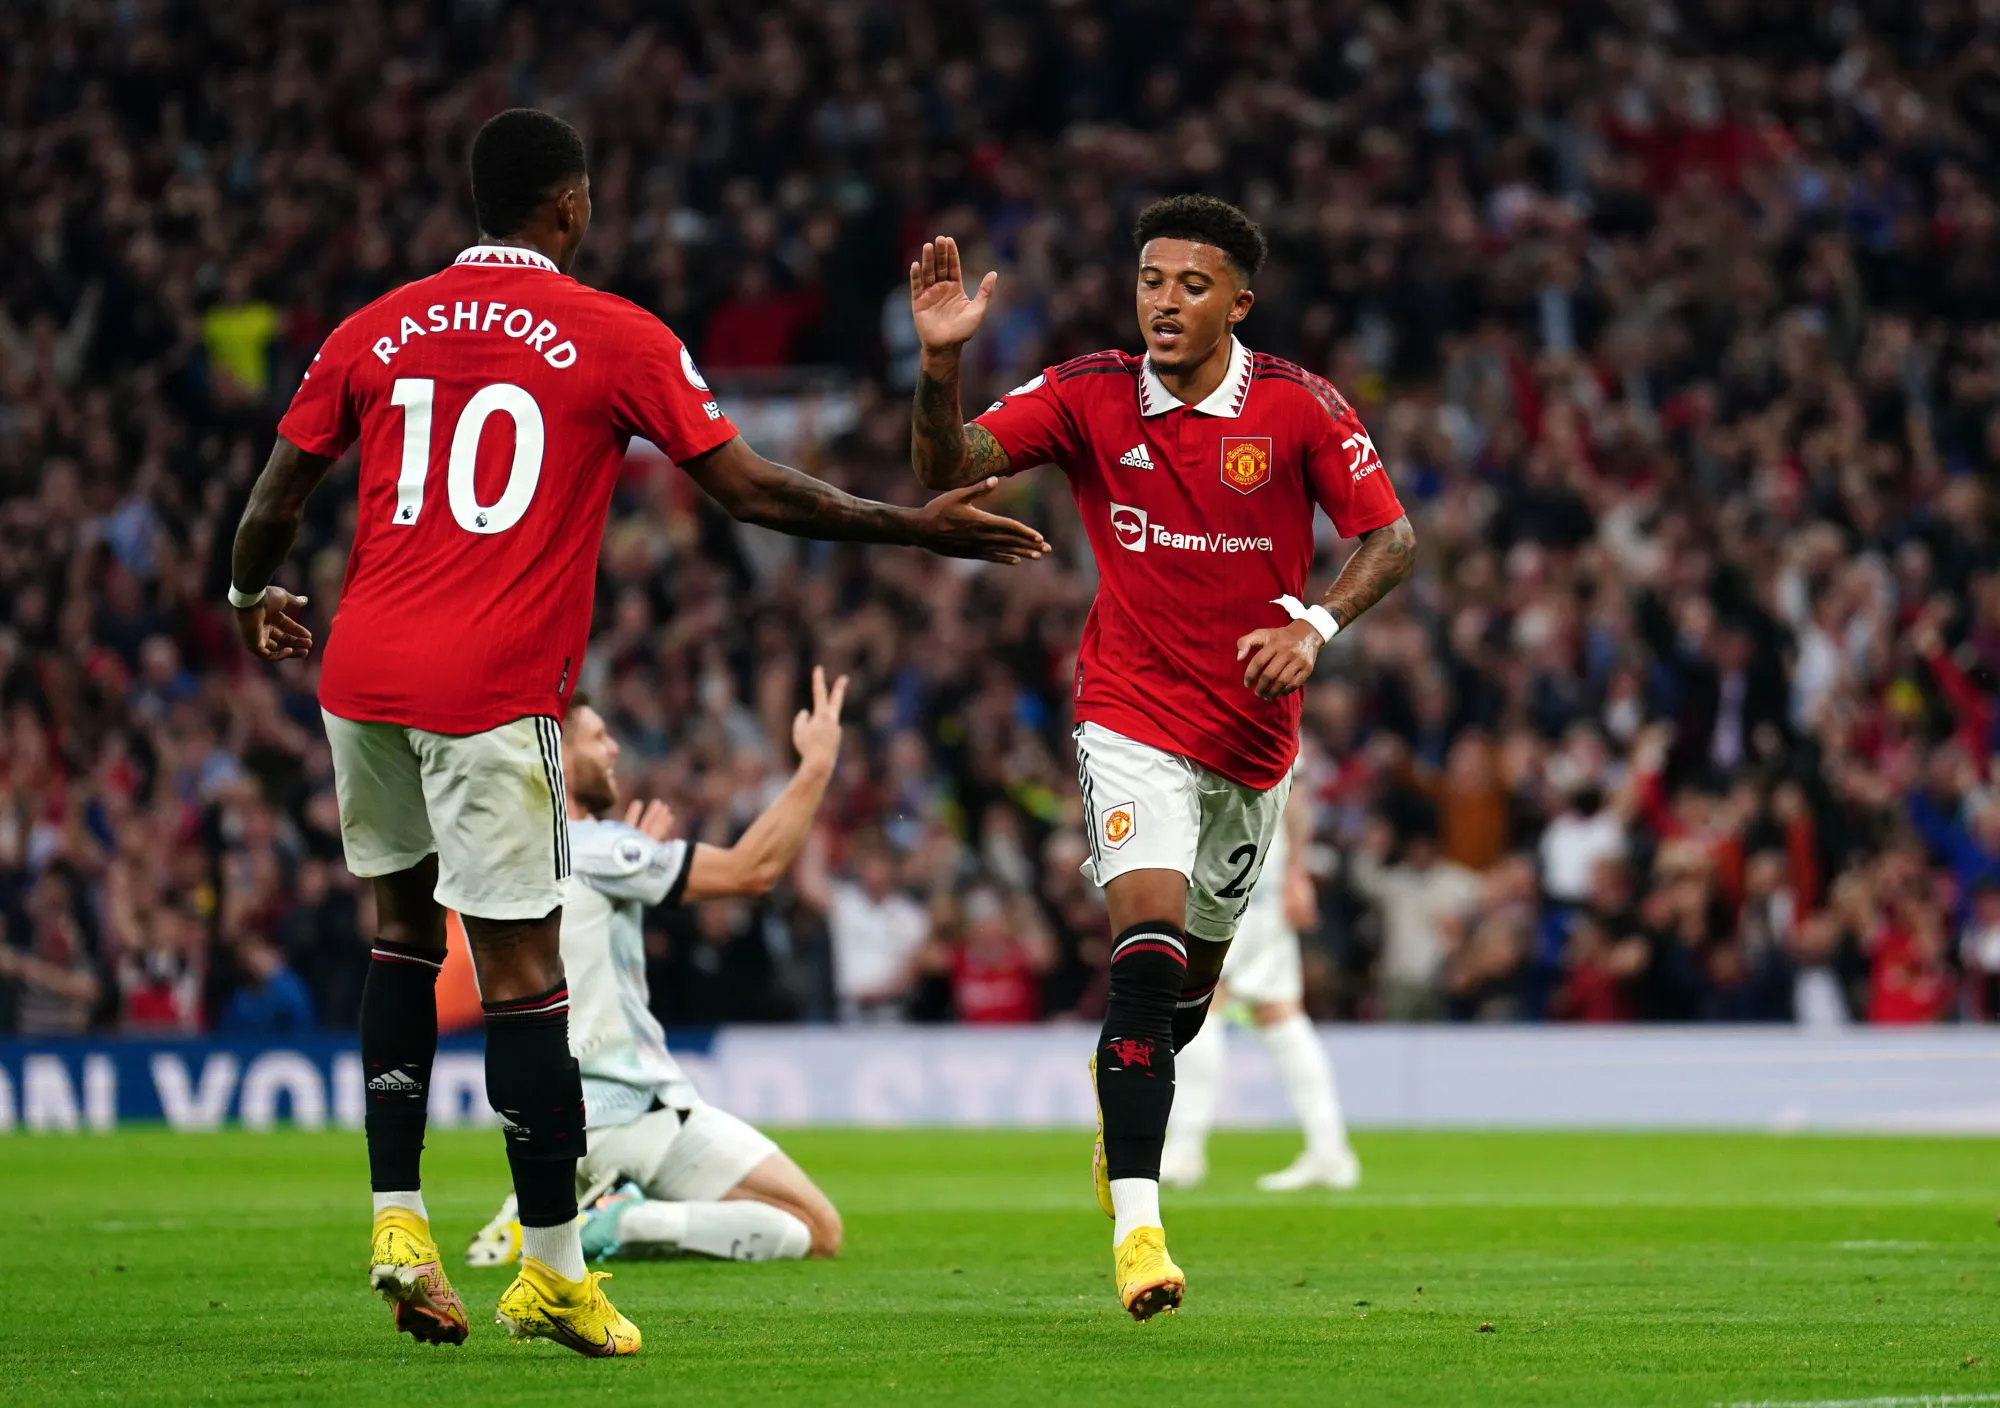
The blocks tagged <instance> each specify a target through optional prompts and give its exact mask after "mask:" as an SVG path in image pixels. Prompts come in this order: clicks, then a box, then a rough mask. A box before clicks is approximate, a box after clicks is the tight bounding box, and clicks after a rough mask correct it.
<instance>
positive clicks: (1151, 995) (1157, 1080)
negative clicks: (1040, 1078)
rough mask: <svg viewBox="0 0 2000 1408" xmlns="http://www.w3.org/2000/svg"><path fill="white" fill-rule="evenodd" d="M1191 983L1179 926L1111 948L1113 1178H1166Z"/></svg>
mask: <svg viewBox="0 0 2000 1408" xmlns="http://www.w3.org/2000/svg"><path fill="white" fill-rule="evenodd" d="M1186 976H1187V945H1186V940H1185V939H1184V938H1183V937H1182V935H1181V930H1180V926H1179V925H1177V924H1169V923H1167V922H1165V921H1164V920H1159V921H1151V922H1148V923H1144V924H1134V925H1133V926H1132V927H1131V928H1129V929H1127V930H1126V931H1125V932H1124V933H1122V934H1120V935H1119V936H1118V937H1117V938H1116V939H1115V940H1113V941H1112V945H1111V997H1110V1000H1109V1001H1108V1002H1106V1003H1105V1006H1104V1034H1103V1035H1102V1036H1101V1037H1100V1038H1099V1040H1098V1044H1097V1102H1098V1107H1099V1108H1100V1109H1102V1110H1103V1111H1104V1165H1105V1172H1106V1173H1107V1174H1109V1175H1110V1176H1111V1177H1112V1178H1114V1179H1117V1178H1151V1179H1155V1180H1157V1179H1158V1178H1159V1176H1160V1145H1161V1144H1162V1143H1163V1142H1164V1141H1165V1139H1166V1137H1167V1116H1168V1115H1169V1114H1170V1113H1171V1112H1172V1111H1173V1108H1174V1004H1175V1003H1177V1002H1178V1001H1180V995H1181V983H1182V982H1183V981H1184V980H1185V978H1186Z"/></svg>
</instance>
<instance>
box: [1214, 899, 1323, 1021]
mask: <svg viewBox="0 0 2000 1408" xmlns="http://www.w3.org/2000/svg"><path fill="white" fill-rule="evenodd" d="M1271 878H1272V880H1273V881H1274V882H1275V881H1276V880H1278V878H1279V877H1278V876H1276V875H1273V876H1272V877H1271ZM1222 981H1223V984H1224V985H1225V986H1226V987H1227V988H1228V989H1229V1000H1230V1001H1231V1002H1240V1003H1247V1004H1249V1005H1250V1006H1252V1007H1256V1006H1261V1005H1262V1004H1264V1003H1267V1002H1298V1001H1300V1000H1302V999H1303V998H1304V997H1305V992H1306V982H1305V969H1304V966H1303V965H1302V963H1301V962H1300V959H1299V931H1298V930H1296V929H1294V928H1293V927H1292V926H1291V925H1289V924H1287V923H1286V922H1285V916H1284V915H1283V914H1282V913H1280V912H1279V911H1278V907H1277V906H1276V905H1272V904H1260V905H1257V906H1255V907H1254V908H1252V909H1251V910H1250V911H1249V912H1248V913H1247V914H1245V915H1244V916H1243V922H1242V923H1241V924H1238V925H1237V926H1236V942H1235V943H1233V944H1231V945H1230V946H1229V953H1228V954H1227V956H1225V957H1224V958H1223V960H1222Z"/></svg>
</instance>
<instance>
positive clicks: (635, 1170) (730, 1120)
mask: <svg viewBox="0 0 2000 1408" xmlns="http://www.w3.org/2000/svg"><path fill="white" fill-rule="evenodd" d="M589 1139H590V1152H589V1153H587V1154H585V1155H584V1156H583V1159H582V1161H581V1162H579V1163H578V1164H577V1166H576V1184H577V1189H578V1191H579V1193H581V1191H582V1190H583V1189H586V1188H588V1187H590V1185H591V1184H593V1183H595V1182H597V1181H598V1180H599V1179H601V1178H609V1177H611V1176H612V1175H614V1174H615V1175H617V1176H619V1177H622V1178H629V1179H631V1180H632V1181H633V1182H635V1183H637V1184H638V1185H639V1186H640V1187H641V1188H643V1189H645V1190H646V1196H647V1197H649V1198H653V1199H656V1200H657V1201H659V1202H663V1203H712V1202H715V1201H716V1200H717V1199H719V1198H722V1197H723V1196H724V1195H726V1194H727V1193H728V1192H729V1190H730V1189H732V1188H734V1187H735V1186H736V1185H737V1184H739V1183H741V1182H742V1181H743V1180H744V1179H745V1178H746V1177H748V1176H749V1173H750V1170H751V1169H753V1168H755V1167H757V1165H758V1164H761V1163H762V1162H764V1160H765V1159H767V1158H769V1157H770V1156H771V1155H773V1154H775V1153H777V1152H778V1146H777V1145H776V1144H774V1143H773V1142H772V1141H771V1138H770V1136H769V1135H767V1134H763V1133H761V1132H760V1131H758V1130H757V1129H755V1128H754V1127H752V1126H751V1125H749V1124H747V1123H745V1122H744V1121H742V1120H740V1119H738V1118H736V1116H734V1115H732V1114H730V1113H729V1112H728V1111H727V1110H718V1109H717V1108H716V1107H715V1106H713V1105H709V1104H703V1103H697V1104H696V1105H695V1106H694V1107H693V1108H692V1109H690V1110H687V1111H686V1112H685V1118H683V1112H682V1111H679V1110H654V1111H652V1112H651V1113H649V1114H644V1115H641V1116H639V1118H638V1119H636V1120H633V1121H631V1122H630V1123H628V1124H614V1125H611V1126H609V1127H607V1128H603V1129H593V1130H591V1131H590V1134H589Z"/></svg>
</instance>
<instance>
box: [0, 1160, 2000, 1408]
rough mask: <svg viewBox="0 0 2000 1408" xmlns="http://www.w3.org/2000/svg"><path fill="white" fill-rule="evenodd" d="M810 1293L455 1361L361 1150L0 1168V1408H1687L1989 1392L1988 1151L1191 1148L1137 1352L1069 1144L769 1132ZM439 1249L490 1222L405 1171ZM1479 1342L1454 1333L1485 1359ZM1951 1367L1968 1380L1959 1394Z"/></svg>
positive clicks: (458, 1354)
mask: <svg viewBox="0 0 2000 1408" xmlns="http://www.w3.org/2000/svg"><path fill="white" fill-rule="evenodd" d="M784 1142H785V1144H786V1147H787V1148H788V1149H789V1150H791V1152H792V1153H793V1154H794V1155H795V1156H796V1157H798V1158H799V1159H800V1161H801V1162H802V1163H804V1164H805V1165H806V1167H808V1168H809V1169H811V1170H813V1171H814V1172H815V1174H816V1175H818V1176H819V1177H820V1179H821V1180H822V1182H823V1183H824V1184H825V1186H826V1187H827V1189H828V1191H829V1192H830V1193H831V1194H832V1195H833V1196H834V1198H835V1199H836V1201H838V1202H839V1203H841V1205H842V1207H843V1210H844V1211H845V1212H846V1214H847V1220H848V1230H849V1237H850V1248H849V1254H848V1255H847V1257H845V1258H844V1259H843V1260H842V1261H841V1262H839V1263H835V1264H823V1263H809V1264H790V1265H779V1266H722V1265H714V1264H707V1263H693V1262H688V1263H652V1264H645V1265H633V1266H627V1267H624V1268H622V1269H617V1270H618V1274H617V1278H616V1280H615V1281H614V1282H613V1283H612V1286H611V1290H612V1293H613V1295H614V1297H615V1298H616V1299H617V1300H618V1302H619V1304H620V1306H621V1307H622V1308H623V1309H625V1310H626V1312H627V1313H628V1314H630V1315H631V1316H632V1317H633V1318H634V1319H635V1320H636V1321H638V1322H639V1324H640V1326H641V1327H642V1328H643V1329H644V1330H645V1332H646V1336H647V1346H646V1350H645V1352H644V1353H643V1354H642V1355H641V1356H640V1357H639V1358H638V1359H636V1360H634V1361H630V1362H623V1363H615V1364H606V1363H587V1362H584V1361H582V1360H578V1359H575V1358H573V1357H571V1356H569V1355H566V1354H563V1353H562V1352H561V1351H558V1350H554V1349H552V1348H549V1347H546V1346H539V1345H536V1346H515V1345H511V1344H508V1343H507V1342H506V1340H505V1337H504V1335H503V1334H502V1332H501V1331H500V1330H499V1329H498V1328H497V1327H494V1326H492V1325H491V1324H490V1323H489V1317H490V1314H491V1306H492V1304H493V1301H494V1298H495V1297H496V1296H497V1295H498V1294H499V1291H500V1289H501V1287H502V1285H503V1284H504V1283H505V1280H506V1277H505V1274H504V1273H500V1272H477V1273H475V1272H470V1271H462V1272H458V1273H456V1274H457V1279H458V1282H459V1286H460V1290H461V1292H462V1293H463V1294H464V1296H465V1298H466V1301H467V1304H468V1306H469V1307H471V1308H472V1310H473V1312H474V1320H475V1332H474V1337H473V1341H472V1343H471V1344H469V1345H467V1346H466V1347H464V1348H463V1349H457V1350H451V1349H436V1348H430V1347H426V1346H419V1345H415V1344H412V1343H411V1342H409V1341H408V1340H405V1339H400V1338H397V1337H395V1336H393V1335H392V1334H390V1333H389V1330H388V1316H387V1312H386V1310H384V1309H383V1308H382V1307H381V1306H380V1304H379V1303H378V1302H375V1301H373V1300H372V1299H370V1297H369V1296H368V1295H367V1292H366V1290H365V1287H364V1285H363V1282H362V1275H361V1262H362V1260H363V1257H364V1255H365V1252H366V1233H367V1227H366V1223H367V1217H366V1209H367V1190H366V1182H365V1169H364V1161H363V1158H362V1152H361V1144H360V1140H359V1139H358V1138H357V1137H354V1136H351V1135H344V1134H321V1135H308V1134H292V1133H279V1134H267V1135H253V1134H242V1133H224V1134H216V1135H203V1136H177V1135H172V1134H168V1133H165V1132H164V1131H134V1132H127V1133H121V1134H117V1135H112V1136H106V1137H89V1136H83V1137H68V1138H30V1137H10V1138H4V1139H0V1195H4V1197H5V1206H6V1207H7V1209H8V1210H9V1212H10V1214H11V1216H10V1219H9V1222H10V1231H9V1235H7V1236H6V1237H5V1238H0V1285H4V1286H5V1287H6V1288H7V1290H8V1291H9V1292H10V1293H11V1294H10V1295H9V1300H8V1304H9V1310H10V1313H9V1314H8V1315H6V1316H5V1317H4V1319H0V1403H4V1404H7V1405H24V1406H25V1405H33V1404H45V1403H62V1404H71V1403H130V1404H139V1403H162V1404H164V1403H203V1402H217V1403H236V1404H252V1403H272V1404H278V1403H282V1404H319V1403H380V1402H384V1401H394V1402H398V1403H408V1404H413V1405H423V1408H431V1405H438V1406H439V1408H445V1405H457V1404H481V1405H485V1404H493V1403H536V1404H540V1403H570V1402H575V1403H586V1402H588V1403H592V1404H623V1403H633V1404H641V1403H643V1404H648V1405H654V1404H710V1403H715V1404H721V1403H732V1404H733V1403H746V1404H747V1403H761V1402H780V1403H783V1402H796V1403H854V1404H862V1403H880V1402H909V1403H927V1402H941V1401H946V1400H950V1401H954V1402H957V1403H963V1404H988V1403H1001V1404H1008V1403H1015V1404H1027V1405H1034V1406H1035V1408H1048V1406H1049V1405H1056V1404H1071V1403H1075V1404H1089V1405H1092V1406H1093V1408H1122V1406H1123V1405H1127V1404H1159V1405H1162V1406H1163V1408H1164V1406H1165V1405H1178V1404H1201V1403H1236V1402H1242V1403H1313V1404H1327V1403H1355V1404H1392V1405H1394V1404H1409V1405H1431V1404H1457V1403H1465V1404H1500V1405H1512V1404H1519V1405H1537V1406H1538V1408H1539V1405H1551V1404H1576V1405H1593V1406H1594V1405H1615V1404H1646V1405H1652V1404H1660V1405H1666V1404H1673V1405H1701V1406H1702V1408H1706V1405H1710V1404H1716V1403H1733V1402H1738V1401H1746V1400H1777V1401H1786V1400H1792V1401H1819V1400H1841V1399H1860V1398H1868V1397H1875V1396H1897V1395H1909V1396H1916V1395H1922V1394H1926V1393H1928V1394H1934V1395H1943V1394H1962V1395H1974V1394H1994V1393H2000V1231H1996V1230H1995V1228H1994V1226H1993V1221H1992V1218H1993V1211H1994V1208H1995V1207H1996V1206H2000V1144H1996V1143H1993V1142H1990V1141H1984V1140H1971V1139H1877V1138H1816V1137H1793V1138H1763V1137H1756V1136H1737V1135H1579V1134H1512V1133H1509V1134H1378V1135H1373V1136H1363V1137H1362V1138H1361V1139H1360V1140H1359V1147H1360V1150H1361V1153H1362V1157H1363V1160H1364V1162H1365V1164H1366V1167H1367V1179H1366V1182H1365V1183H1364V1184H1363V1187H1362V1189H1361V1190H1360V1192H1359V1193H1358V1194H1355V1195H1351V1196H1342V1195H1335V1194H1324V1195H1320V1194H1308V1195H1300V1196H1296V1197H1289V1198H1271V1197H1266V1196H1264V1195H1261V1194H1259V1193H1257V1192H1256V1191H1255V1188H1254V1185H1253V1181H1252V1180H1253V1179H1254V1176H1255V1175H1256V1174H1257V1173H1259V1172H1263V1171H1265V1170H1268V1169H1270V1168H1274V1167H1277V1166H1278V1165H1280V1164H1282V1163H1283V1162H1284V1161H1285V1160H1286V1159H1287V1158H1288V1157H1289V1155H1290V1153H1291V1152H1292V1148H1293V1144H1292V1141H1290V1140H1288V1139H1286V1138H1285V1137H1283V1136H1275V1135H1273V1136H1266V1135H1234V1136H1223V1137H1222V1138H1220V1139H1218V1141H1217V1143H1216V1146H1215V1149H1214V1172H1213V1174H1212V1175H1211V1178H1210V1182H1209V1184H1208V1186H1207V1187H1205V1188H1203V1189H1202V1190H1201V1191H1200V1192H1198V1193H1194V1194H1187V1195H1180V1196H1173V1195H1170V1196H1169V1200H1168V1204H1167V1211H1168V1222H1169V1231H1170V1234H1171V1237H1170V1240H1171V1244H1172V1246H1173V1248H1174V1251H1175V1255H1176V1256H1177V1257H1178V1258H1179V1260H1180V1261H1181V1262H1182V1264H1183V1265H1184V1266H1185V1267H1186V1269H1187V1271H1188V1273H1189V1281H1190V1284H1189V1297H1188V1305H1187V1309H1186V1311H1185V1312H1184V1313H1183V1314H1181V1315H1179V1316H1177V1317H1174V1318H1172V1319H1162V1320H1160V1321H1156V1322H1154V1323H1153V1324H1150V1325H1145V1326H1137V1325H1133V1324H1131V1323H1130V1322H1129V1321H1127V1320H1126V1319H1125V1318H1124V1317H1123V1315H1122V1314H1121V1313H1120V1312H1119V1311H1118V1310H1117V1307H1116V1305H1115V1303H1114V1301H1113V1300H1112V1296H1111V1288H1110V1277H1109V1272H1110V1249H1109V1245H1108V1243H1109V1240H1110V1233H1109V1224H1108V1223H1107V1222H1105V1220H1104V1219H1103V1218H1102V1217H1101V1216H1100V1215H1099V1214H1098V1213H1097V1212H1096V1210H1095V1208H1094V1205H1093V1203H1092V1200H1091V1197H1090V1190H1089V1180H1088V1139H1087V1136H1079V1135H1076V1134H1045V1133H1033V1134H999V1133H962V1132H918V1133H864V1132H849V1131H840V1132H833V1131H803V1132H798V1133H794V1134H789V1135H786V1136H785V1137H784ZM426 1172H427V1179H426V1182H427V1187H426V1190H425V1196H426V1198H427V1200H428V1201H429V1203H430V1206H431V1210H432V1216H433V1218H434V1219H435V1224H436V1227H437V1230H438V1231H439V1233H440V1236H441V1238H442V1239H443V1241H444V1243H445V1245H446V1249H447V1252H448V1253H449V1254H451V1255H453V1256H455V1255H456V1254H457V1252H458V1250H459V1249H460V1248H461V1247H462V1246H463V1243H464V1241H465V1239H466V1237H467V1236H468V1235H469V1234H470V1233H471V1232H472V1231H473V1230H474V1229H475V1228H476V1227H477V1226H478V1225H479V1224H480V1223H482V1222H484V1221H485V1219H486V1218H487V1217H488V1216H489V1215H490V1214H491V1212H492V1209H493V1207H494V1205H495V1204H497V1202H498V1200H499V1198H500V1196H501V1194H502V1193H503V1192H504V1191H505V1179H506V1175H505V1167H504V1164H503V1162H502V1159H501V1153H500V1148H499V1140H498V1137H497V1136H496V1135H493V1134H490V1133H485V1134H438V1135H434V1136H433V1137H432V1139H431V1149H430V1152H429V1155H428V1157H427V1162H426ZM1483 1325H1490V1326H1491V1327H1492V1328H1491V1330H1490V1331H1486V1332H1482V1330H1481V1326H1483ZM1968 1359H1969V1360H1970V1362H1969V1363H1968Z"/></svg>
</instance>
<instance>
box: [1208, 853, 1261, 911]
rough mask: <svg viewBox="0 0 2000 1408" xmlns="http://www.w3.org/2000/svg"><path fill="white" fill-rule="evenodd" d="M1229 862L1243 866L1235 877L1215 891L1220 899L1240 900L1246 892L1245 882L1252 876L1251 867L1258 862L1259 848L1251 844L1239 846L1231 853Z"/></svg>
mask: <svg viewBox="0 0 2000 1408" xmlns="http://www.w3.org/2000/svg"><path fill="white" fill-rule="evenodd" d="M1229 863H1230V864H1231V865H1237V864H1241V866H1242V867H1243V868H1242V869H1241V870H1239V871H1237V872H1236V878H1235V879H1233V880H1231V881H1230V882H1229V883H1228V884H1227V885H1224V886H1223V887H1222V888H1221V889H1219V890H1217V891H1216V892H1215V897H1216V898H1217V899H1219V900H1240V899H1242V898H1243V896H1244V894H1245V891H1244V889H1243V882H1244V881H1245V880H1247V879H1248V878H1249V876H1250V867H1251V866H1253V865H1255V864H1256V863H1257V848H1256V847H1255V846H1251V845H1242V846H1238V847H1237V848H1236V849H1235V850H1233V851H1231V852H1230V853H1229Z"/></svg>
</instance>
